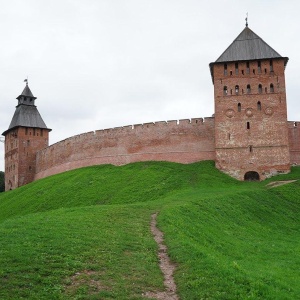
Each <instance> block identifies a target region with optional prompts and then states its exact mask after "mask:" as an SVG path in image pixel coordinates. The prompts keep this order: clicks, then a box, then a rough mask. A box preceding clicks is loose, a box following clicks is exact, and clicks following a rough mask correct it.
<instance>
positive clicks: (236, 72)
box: [235, 63, 239, 75]
mask: <svg viewBox="0 0 300 300" xmlns="http://www.w3.org/2000/svg"><path fill="white" fill-rule="evenodd" d="M238 74H239V64H238V63H235V75H238Z"/></svg>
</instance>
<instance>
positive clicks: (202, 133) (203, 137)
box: [35, 117, 215, 179]
mask: <svg viewBox="0 0 300 300" xmlns="http://www.w3.org/2000/svg"><path fill="white" fill-rule="evenodd" d="M214 158H215V147H214V117H208V118H192V119H183V120H169V121H158V122H150V123H143V124H134V125H127V126H122V127H115V128H109V129H101V130H96V131H90V132H86V133H82V134H78V135H75V136H72V137H69V138H67V139H65V140H62V141H60V142H57V143H55V144H53V145H51V146H49V147H47V148H45V149H43V150H40V151H38V152H37V157H36V168H37V170H36V176H35V179H39V178H44V177H46V176H49V175H53V174H56V173H60V172H64V171H67V170H71V169H76V168H80V167H84V166H89V165H96V164H113V165H122V164H127V163H131V162H136V161H146V160H157V161H173V162H179V163H192V162H196V161H200V160H213V159H214Z"/></svg>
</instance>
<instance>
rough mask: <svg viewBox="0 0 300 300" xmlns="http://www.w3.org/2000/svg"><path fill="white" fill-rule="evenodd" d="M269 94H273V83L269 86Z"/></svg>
mask: <svg viewBox="0 0 300 300" xmlns="http://www.w3.org/2000/svg"><path fill="white" fill-rule="evenodd" d="M270 93H274V85H273V83H271V84H270Z"/></svg>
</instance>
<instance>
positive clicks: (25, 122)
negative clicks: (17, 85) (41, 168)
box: [2, 82, 51, 191]
mask: <svg viewBox="0 0 300 300" xmlns="http://www.w3.org/2000/svg"><path fill="white" fill-rule="evenodd" d="M17 100H18V105H17V106H16V110H15V113H14V116H13V118H12V121H11V123H10V125H9V127H8V129H7V130H6V131H4V132H3V133H2V135H4V136H5V190H6V191H7V190H12V189H15V188H17V187H19V186H22V185H24V184H27V183H29V182H32V181H33V179H34V175H35V169H36V165H35V160H36V152H37V151H38V150H41V149H43V148H45V147H47V146H48V136H49V132H50V131H51V129H49V128H47V126H46V124H45V123H44V121H43V119H42V117H41V115H40V113H39V112H38V110H37V107H36V106H35V100H36V97H34V96H33V94H32V93H31V91H30V89H29V86H28V82H26V86H25V88H24V90H23V92H22V94H21V95H20V96H18V97H17Z"/></svg>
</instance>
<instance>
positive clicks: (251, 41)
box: [209, 26, 288, 79]
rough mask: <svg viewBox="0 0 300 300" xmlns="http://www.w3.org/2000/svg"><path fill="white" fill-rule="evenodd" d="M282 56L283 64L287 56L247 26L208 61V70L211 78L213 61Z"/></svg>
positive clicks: (286, 60) (248, 59)
mask: <svg viewBox="0 0 300 300" xmlns="http://www.w3.org/2000/svg"><path fill="white" fill-rule="evenodd" d="M270 58H272V59H274V58H283V59H284V61H285V65H286V64H287V62H288V58H287V57H282V56H281V55H280V54H279V53H278V52H276V51H275V50H274V49H273V48H272V47H270V46H269V45H268V44H267V43H266V42H265V41H264V40H263V39H261V38H260V37H259V36H258V35H257V34H255V33H254V32H253V31H252V30H251V29H250V28H249V27H248V26H246V27H245V28H244V30H243V31H242V32H241V33H240V34H239V35H238V37H237V38H236V39H235V40H234V41H233V42H232V43H231V44H230V45H229V47H228V48H227V49H226V50H225V51H224V52H223V53H222V55H221V56H220V57H219V58H218V59H217V60H216V61H215V62H214V63H210V64H209V65H210V71H211V75H212V79H213V69H212V66H213V65H214V64H215V63H222V62H232V61H250V60H260V59H270Z"/></svg>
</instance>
